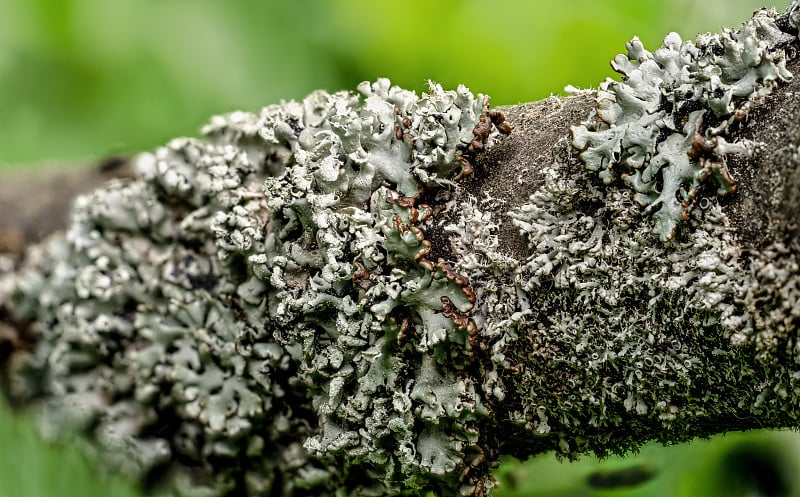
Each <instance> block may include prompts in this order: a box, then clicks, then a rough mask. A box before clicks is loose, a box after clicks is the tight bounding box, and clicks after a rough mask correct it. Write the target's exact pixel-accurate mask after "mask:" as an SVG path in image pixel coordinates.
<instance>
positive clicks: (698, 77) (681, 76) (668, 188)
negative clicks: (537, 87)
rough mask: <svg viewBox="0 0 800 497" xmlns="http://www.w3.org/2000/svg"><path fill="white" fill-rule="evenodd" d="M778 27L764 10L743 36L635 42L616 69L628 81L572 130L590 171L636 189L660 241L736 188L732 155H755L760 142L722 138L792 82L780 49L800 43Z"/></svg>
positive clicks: (612, 85)
mask: <svg viewBox="0 0 800 497" xmlns="http://www.w3.org/2000/svg"><path fill="white" fill-rule="evenodd" d="M793 15H794V16H795V17H796V13H795V14H793ZM776 19H777V13H776V12H775V11H766V10H762V11H758V12H756V13H755V15H754V16H753V18H752V19H751V20H750V21H748V22H747V23H746V24H744V25H743V26H742V27H741V28H740V29H739V30H737V31H731V30H727V29H725V30H723V31H722V32H721V33H719V34H704V35H700V36H698V38H697V40H696V41H695V42H691V41H682V40H681V38H680V36H678V35H677V34H676V33H671V34H669V35H668V36H667V37H666V38H665V39H664V44H663V45H662V46H661V47H660V48H658V49H657V50H656V51H655V52H649V51H647V50H645V48H644V46H643V45H642V43H641V42H640V41H639V39H638V38H634V39H633V40H631V41H630V42H629V43H628V44H627V49H628V54H627V55H618V56H617V57H616V58H615V59H614V60H613V61H612V62H611V66H612V67H613V68H614V70H615V71H617V72H618V73H620V74H622V81H619V82H618V81H614V80H611V79H608V80H606V81H605V82H604V83H602V84H601V85H600V89H599V90H598V91H597V97H596V98H597V112H596V117H594V118H593V119H590V120H589V121H587V122H585V123H584V124H582V125H580V126H574V127H572V143H573V145H574V146H575V147H577V148H578V149H579V150H581V153H580V158H581V159H582V160H583V162H584V163H585V165H586V168H587V169H589V170H591V171H597V172H598V174H599V176H600V178H602V180H603V181H604V182H605V183H606V184H610V183H612V182H614V181H617V180H622V181H623V182H624V183H625V184H626V185H627V186H629V187H630V188H632V189H633V190H634V191H635V192H636V196H635V199H636V202H637V203H638V204H639V205H641V206H643V207H644V208H645V210H646V212H648V213H650V214H652V216H653V220H654V230H655V232H656V233H657V234H658V235H659V237H660V238H661V239H662V240H668V239H671V238H674V237H675V235H676V233H677V229H678V227H679V225H680V223H681V221H683V220H686V219H687V217H688V215H689V212H690V211H691V209H692V208H694V206H695V205H696V204H697V202H698V201H699V200H700V198H701V197H703V196H709V195H725V194H728V193H731V192H733V191H735V190H736V181H735V180H734V177H733V175H732V174H731V172H730V171H729V170H728V167H727V163H726V157H727V156H728V155H730V154H750V153H751V152H752V149H753V147H754V144H752V143H728V142H727V141H726V140H725V138H724V136H723V135H724V134H725V132H726V130H728V129H729V128H730V127H731V126H735V125H737V124H738V123H740V122H741V121H743V120H745V119H746V118H747V113H748V110H749V108H750V107H751V105H752V104H753V103H754V102H756V101H758V100H760V99H763V98H764V97H765V96H766V95H769V94H770V92H771V91H772V89H773V88H774V87H775V86H776V85H777V84H778V83H779V82H782V81H788V80H789V79H790V78H791V77H792V75H791V74H790V73H789V71H788V70H787V69H786V54H785V52H784V50H782V49H781V48H782V46H783V45H786V44H787V43H788V42H790V41H792V40H793V39H794V36H792V35H790V34H788V33H786V32H784V31H782V30H781V29H780V28H779V27H778V26H777V25H776ZM792 19H794V17H792ZM792 22H796V19H795V20H794V21H792Z"/></svg>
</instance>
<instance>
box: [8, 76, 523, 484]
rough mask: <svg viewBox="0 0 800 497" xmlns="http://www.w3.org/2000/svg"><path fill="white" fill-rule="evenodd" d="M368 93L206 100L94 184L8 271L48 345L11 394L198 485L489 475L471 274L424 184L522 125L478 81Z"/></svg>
mask: <svg viewBox="0 0 800 497" xmlns="http://www.w3.org/2000/svg"><path fill="white" fill-rule="evenodd" d="M358 91H359V93H360V95H359V94H357V93H352V92H339V93H334V94H330V93H327V92H323V91H319V92H315V93H313V94H311V95H309V96H308V97H307V98H305V99H304V100H302V101H299V102H295V101H290V102H285V103H283V104H281V105H273V106H269V107H266V108H264V109H263V110H262V111H261V112H259V113H245V112H235V113H232V114H229V115H226V116H219V117H215V118H214V119H213V120H212V122H211V123H210V124H209V125H208V126H206V127H205V128H204V130H203V133H204V135H205V138H204V139H202V140H198V139H188V138H187V139H177V140H173V141H172V142H170V143H169V144H168V145H167V146H165V147H163V148H160V149H158V150H157V151H156V152H154V153H152V154H143V155H142V156H141V157H140V158H139V159H138V161H137V167H138V171H139V175H138V177H136V178H134V179H132V180H129V181H118V182H116V183H113V184H109V185H108V186H106V187H105V188H103V189H100V190H98V191H96V192H94V193H91V194H89V195H87V196H84V197H82V198H79V199H78V200H77V201H76V204H75V209H74V212H73V214H72V221H71V225H70V227H69V229H68V231H67V234H66V237H62V238H56V239H54V240H53V241H52V242H51V243H50V245H49V246H48V247H47V248H46V250H45V253H43V254H42V256H41V257H40V258H38V259H35V260H33V258H32V261H31V263H30V267H28V268H27V269H25V270H24V271H22V272H21V273H20V274H19V275H18V276H17V277H16V280H15V282H14V285H13V287H14V290H13V293H14V302H15V311H16V312H17V313H19V314H20V315H21V316H24V317H36V319H37V323H36V325H35V327H36V333H37V334H38V339H39V345H38V349H37V350H36V351H35V353H34V354H33V355H32V356H31V357H30V358H29V360H28V361H27V363H26V365H24V366H19V367H16V366H15V368H16V369H15V370H14V375H15V378H16V380H15V381H14V385H15V387H14V391H13V392H12V394H13V395H14V396H16V397H18V398H20V399H26V398H27V399H32V398H33V397H36V398H39V399H41V400H39V401H37V402H36V403H37V405H38V406H39V409H40V410H41V412H42V419H43V420H44V424H45V425H46V426H48V427H50V428H52V430H54V431H69V430H71V429H75V428H78V429H80V430H83V431H84V432H86V433H87V434H88V435H89V436H90V437H91V438H93V439H94V441H95V442H96V444H97V446H98V447H99V449H100V450H101V451H102V453H104V454H116V455H115V456H114V457H109V459H112V460H113V462H114V464H117V465H119V466H121V467H122V469H124V470H125V471H127V472H129V473H133V474H136V475H138V476H140V477H142V478H146V477H148V475H152V474H164V475H167V477H168V478H169V479H170V481H171V482H172V484H173V486H175V487H176V488H178V489H183V490H185V491H191V492H194V491H201V490H202V491H209V492H213V493H214V494H217V495H227V494H230V495H233V494H236V495H244V494H247V495H272V494H285V495H289V494H294V495H306V494H310V495H322V494H325V493H333V492H334V491H336V490H337V489H338V488H344V489H345V490H347V491H348V492H350V493H351V494H353V495H358V494H361V493H363V494H376V493H380V494H397V493H409V492H411V493H413V492H421V491H423V489H430V488H435V489H438V490H439V491H440V492H444V493H447V492H451V493H453V492H469V491H470V489H472V490H474V489H475V488H476V487H475V486H476V485H477V484H478V483H479V482H483V481H484V480H485V479H486V478H487V476H486V471H485V465H480V467H477V466H476V467H475V468H472V470H471V472H470V475H471V478H470V479H469V481H468V482H464V481H460V477H461V475H462V474H463V472H464V469H465V467H466V466H467V465H468V464H471V463H472V461H474V459H475V455H476V454H478V453H482V452H483V450H482V448H481V446H480V445H481V444H482V443H483V439H484V438H485V435H484V434H482V433H481V429H480V427H481V423H482V422H483V421H482V420H486V419H488V411H487V409H486V407H485V400H484V398H483V397H484V395H483V392H482V391H481V388H480V385H479V384H477V383H476V381H475V380H474V379H473V377H472V369H474V366H473V365H472V363H473V362H474V357H473V354H472V349H473V346H474V345H475V344H476V342H475V340H474V337H475V335H476V333H477V330H476V325H475V322H474V321H473V320H472V319H471V317H470V316H469V313H470V311H471V310H472V308H473V306H474V303H475V293H474V291H473V290H472V288H471V286H470V283H469V281H468V280H467V278H466V277H465V276H463V275H462V274H459V273H457V272H456V271H455V270H453V269H452V267H451V266H450V265H449V264H448V263H447V262H445V261H436V262H434V261H431V260H430V259H429V256H430V253H431V242H430V241H429V240H427V239H426V238H425V234H424V230H423V225H424V224H425V223H426V222H428V221H429V220H430V218H431V216H432V215H433V212H434V209H433V208H431V207H430V206H429V205H426V204H425V203H424V202H422V201H421V200H420V199H421V198H423V197H424V198H426V199H428V198H431V199H433V198H436V196H435V192H436V191H438V190H442V189H444V188H449V187H452V185H453V182H454V181H457V180H459V179H461V178H463V177H465V176H467V175H469V174H472V172H473V171H474V169H473V167H472V161H473V160H474V158H475V154H477V153H479V152H480V151H481V150H483V148H484V145H485V144H486V142H487V141H488V140H489V139H490V137H491V135H492V134H494V133H496V132H497V129H498V128H499V130H500V131H502V132H507V131H508V130H509V129H508V125H507V123H504V122H503V116H502V114H501V113H498V112H495V111H489V109H488V97H486V96H483V95H478V96H475V95H473V94H472V93H471V92H470V91H469V90H468V89H467V88H466V87H464V86H460V87H458V89H457V90H455V91H445V90H444V89H442V87H441V86H439V85H437V84H433V83H431V85H430V90H429V92H428V93H425V94H422V95H417V94H416V93H414V92H411V91H407V90H403V89H400V88H398V87H395V86H391V85H390V84H389V81H388V80H385V79H381V80H378V81H376V82H374V83H363V84H361V85H359V87H358ZM495 124H496V125H497V128H495V127H494V126H495ZM77 406H80V407H77ZM62 412H66V413H67V414H66V415H64V416H50V415H49V413H62ZM337 468H338V469H337ZM462 480H463V479H462ZM481 484H482V483H481Z"/></svg>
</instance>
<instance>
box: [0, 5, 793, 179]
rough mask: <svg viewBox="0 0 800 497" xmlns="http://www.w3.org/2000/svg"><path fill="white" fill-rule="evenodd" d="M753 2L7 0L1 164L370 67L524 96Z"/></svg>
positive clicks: (594, 80)
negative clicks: (631, 42) (629, 45)
mask: <svg viewBox="0 0 800 497" xmlns="http://www.w3.org/2000/svg"><path fill="white" fill-rule="evenodd" d="M781 3H782V5H778V8H784V7H785V3H787V2H786V1H785V0H783V1H782V2H781ZM309 4H311V7H309ZM761 4H762V2H761V1H760V0H734V1H729V0H715V1H707V2H692V1H691V0H672V1H670V2H665V1H657V0H648V1H641V0H617V1H615V2H596V1H594V0H575V1H571V2H560V3H558V2H557V3H553V4H550V5H547V7H546V8H545V9H543V8H542V6H541V5H542V4H541V3H539V2H528V1H525V0H510V1H505V2H499V3H494V4H490V3H487V2H479V1H474V0H473V1H466V0H464V1H458V0H449V1H441V2H429V1H426V0H405V1H402V2H374V1H369V0H334V1H331V2H313V3H311V2H308V1H301V2H277V1H266V2H265V1H258V0H242V1H239V2H236V4H235V5H236V6H235V7H233V5H234V4H231V3H228V2H215V1H213V0H169V1H156V0H143V1H133V0H120V1H114V2H107V1H103V0H5V1H4V2H2V3H0V81H2V88H3V91H2V92H0V109H1V110H2V114H3V119H2V120H0V164H3V163H5V164H14V163H17V164H19V163H35V162H41V161H46V160H53V159H55V160H59V161H64V160H68V159H75V158H84V157H93V156H102V155H107V154H112V153H117V152H121V151H132V150H141V149H151V148H153V147H155V146H156V145H159V144H161V143H164V142H166V141H167V140H168V139H169V138H171V137H174V136H186V135H191V134H194V133H196V130H197V128H198V127H199V126H200V125H201V124H202V123H204V122H205V120H206V119H207V117H208V116H209V115H212V114H217V113H221V112H227V111H231V110H235V109H249V110H255V109H258V108H259V107H260V106H262V105H265V104H269V103H275V102H278V101H279V100H280V99H282V98H300V97H302V96H303V95H306V94H308V93H309V92H310V91H312V90H314V89H317V88H324V89H328V90H339V89H343V88H353V87H355V86H356V84H357V83H359V82H360V81H362V80H374V79H375V78H376V77H379V76H386V77H389V78H390V79H391V80H392V81H394V82H395V83H396V84H399V85H400V86H403V87H406V88H412V89H417V90H421V89H422V88H423V85H424V82H425V80H426V79H429V78H430V79H433V80H434V81H438V82H441V83H443V84H444V85H445V87H448V88H454V87H455V86H456V85H457V84H459V83H464V84H466V85H467V86H468V87H470V88H472V89H473V90H474V91H478V92H480V91H483V92H490V93H491V94H492V95H493V96H494V97H495V101H494V102H493V103H494V104H495V105H496V104H510V103H515V102H519V101H529V100H536V99H539V98H542V97H544V96H547V95H548V94H549V93H551V92H555V93H558V92H560V91H561V90H562V88H563V87H564V86H565V85H567V84H573V85H576V86H583V87H586V86H592V85H596V84H598V83H599V82H600V81H601V80H602V79H603V77H604V76H606V75H607V74H608V73H609V72H610V70H609V67H608V61H609V60H610V59H611V57H612V56H613V55H614V54H615V53H617V52H619V50H620V47H622V46H623V44H624V42H625V41H627V40H628V39H630V38H631V37H632V36H633V35H635V34H638V35H639V36H640V37H641V38H642V41H643V42H644V44H645V45H646V46H656V45H657V44H658V43H659V42H660V41H661V39H662V37H663V36H664V35H665V34H666V33H667V32H669V31H677V32H678V33H679V34H681V35H682V36H683V37H692V36H694V34H695V33H696V32H697V31H716V30H718V28H719V27H720V26H721V25H724V24H732V23H738V22H740V21H741V20H744V19H746V18H747V17H748V16H749V14H750V12H751V11H752V10H754V9H755V8H757V7H760V6H761ZM6 167H8V166H6Z"/></svg>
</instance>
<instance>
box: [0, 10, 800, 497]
mask: <svg viewBox="0 0 800 497" xmlns="http://www.w3.org/2000/svg"><path fill="white" fill-rule="evenodd" d="M788 3H789V2H788V0H780V1H779V3H778V5H777V8H778V9H784V8H785V7H786V5H787V4H788ZM762 4H763V1H762V0H705V1H703V2H697V1H692V0H660V1H656V0H615V1H613V2H598V1H596V0H570V1H563V2H540V1H532V0H505V1H503V2H496V3H490V2H486V1H477V0H437V1H431V0H400V1H394V2H381V1H375V0H329V1H325V2H323V1H310V0H296V1H291V2H289V1H283V2H279V1H267V0H261V1H256V0H252V1H251V0H238V1H236V2H233V1H228V2H225V1H221V0H216V1H215V0H114V1H110V0H2V1H0V116H2V118H0V171H3V170H5V171H9V170H13V169H16V168H21V167H25V168H31V167H37V166H40V165H43V164H52V163H55V164H68V163H74V162H77V161H81V160H86V159H93V158H100V157H104V156H108V155H113V154H118V153H126V152H132V151H136V150H141V149H149V148H153V147H155V146H158V145H159V144H161V143H164V142H166V141H167V140H168V139H169V138H171V137H174V136H179V135H194V134H196V132H197V130H198V129H199V127H200V126H201V125H202V124H203V123H204V122H206V120H207V119H208V117H209V116H210V115H212V114H218V113H224V112H228V111H231V110H234V109H258V108H259V107H260V106H262V105H265V104H269V103H274V102H278V101H280V100H281V99H290V98H301V97H303V96H304V95H305V94H307V93H308V92H309V91H311V90H313V89H316V88H325V89H328V90H339V89H352V88H354V87H355V85H356V84H357V83H358V82H360V81H362V80H366V79H375V78H376V77H379V76H387V77H389V78H391V79H392V81H393V82H395V83H397V84H400V85H402V86H405V87H408V88H414V89H417V90H420V91H421V90H423V89H424V82H425V81H426V80H427V79H433V80H435V81H439V82H441V83H443V84H444V85H445V87H454V86H455V85H456V84H458V83H464V84H466V85H467V86H469V87H470V88H471V89H472V90H473V91H476V92H485V93H489V94H491V95H492V96H493V99H494V100H493V104H495V105H502V104H511V103H516V102H521V101H530V100H536V99H540V98H542V97H545V96H547V95H549V94H551V93H556V94H558V93H561V92H562V90H563V87H564V86H565V85H567V84H572V85H575V86H578V87H590V86H596V85H597V84H598V83H599V82H600V81H602V80H603V78H605V77H607V76H613V74H612V71H611V69H610V68H609V66H608V61H609V60H611V59H612V58H613V56H614V54H616V53H618V52H620V51H624V43H625V41H627V40H628V39H630V38H631V37H632V36H633V35H638V36H639V37H640V38H641V39H642V40H643V42H644V44H645V46H647V47H649V48H655V47H656V46H657V45H658V44H659V43H660V41H661V39H662V38H663V36H664V35H665V34H666V33H668V32H669V31H676V32H678V33H679V34H681V35H682V36H683V37H684V38H690V37H693V36H694V35H695V34H696V33H697V32H700V31H716V30H718V29H719V27H720V26H723V25H737V24H738V23H739V22H740V21H742V20H744V19H746V18H747V17H748V16H749V15H750V13H751V12H752V11H753V10H754V9H755V8H758V7H761V6H762ZM0 181H2V178H0ZM9 214H10V213H5V215H9ZM0 215H3V213H0ZM798 447H800V444H799V443H798V439H797V437H796V436H795V435H794V434H791V433H786V432H784V433H755V434H744V435H732V436H727V437H718V438H715V439H713V440H712V441H697V442H693V443H691V444H684V445H680V446H675V447H668V448H661V447H657V446H647V447H645V449H644V450H643V451H642V453H641V454H639V455H638V456H629V457H626V458H614V459H611V460H607V461H603V462H599V461H597V460H595V459H593V458H588V457H587V458H584V459H583V460H581V461H580V462H578V463H572V464H560V463H558V462H557V461H556V460H555V459H554V458H553V457H552V456H548V457H543V458H536V459H534V460H533V461H530V462H527V463H524V464H522V463H518V462H514V461H508V462H506V463H504V464H503V466H502V468H501V470H500V471H499V473H498V475H499V478H500V480H501V482H502V483H503V487H502V489H501V491H500V492H498V493H497V495H499V496H500V497H503V496H505V497H512V496H514V497H516V496H519V497H522V496H530V497H545V496H552V497H555V496H571V497H577V496H595V495H598V496H656V497H657V496H665V497H666V496H686V497H693V496H713V495H724V496H737V495H742V496H744V495H749V496H755V495H765V496H766V495H775V496H777V495H800V487H798V484H797V482H795V481H794V479H793V478H794V477H793V476H791V475H793V474H795V473H800V471H798V469H800V463H799V462H798V461H800V458H798ZM598 471H601V472H605V473H603V474H604V475H606V476H608V475H611V476H610V477H611V479H612V480H615V481H617V483H618V485H617V488H612V489H599V488H594V487H592V486H591V485H590V481H592V476H591V475H593V474H595V476H596V475H597V472H598ZM626 475H627V476H626ZM637 475H638V476H639V479H641V478H642V477H643V476H649V478H647V479H646V480H645V481H642V482H640V483H639V484H637V485H631V482H632V481H633V480H636V479H637ZM787 475H788V476H787ZM595 479H596V478H595ZM769 481H772V482H776V481H777V482H781V481H782V482H785V483H786V486H785V488H784V490H782V491H784V493H783V494H781V493H775V492H777V491H778V490H780V488H778V487H775V485H773V487H771V488H768V486H765V485H766V483H764V482H769ZM776 488H778V490H775V489H776ZM770 492H771V493H770ZM787 492H788V493H787ZM56 495H60V496H81V497H83V496H86V497H93V496H98V497H99V496H123V497H127V496H136V495H137V493H136V491H135V490H134V489H132V488H131V487H130V486H129V485H128V484H127V483H126V482H122V481H119V480H115V479H113V478H112V479H109V478H107V477H103V476H102V475H100V474H99V473H98V471H97V469H96V467H95V465H93V464H91V462H87V460H86V458H85V457H84V456H83V455H81V451H80V450H78V449H77V448H76V447H75V446H74V444H58V445H53V444H47V443H44V442H42V441H41V440H40V439H39V437H38V436H37V435H36V433H35V429H34V427H33V425H32V422H31V420H29V419H27V418H24V417H19V416H11V415H10V413H9V412H8V410H7V409H6V408H5V407H3V406H2V405H0V497H44V496H47V497H50V496H56Z"/></svg>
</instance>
